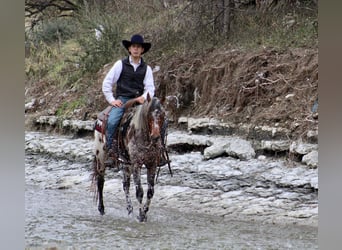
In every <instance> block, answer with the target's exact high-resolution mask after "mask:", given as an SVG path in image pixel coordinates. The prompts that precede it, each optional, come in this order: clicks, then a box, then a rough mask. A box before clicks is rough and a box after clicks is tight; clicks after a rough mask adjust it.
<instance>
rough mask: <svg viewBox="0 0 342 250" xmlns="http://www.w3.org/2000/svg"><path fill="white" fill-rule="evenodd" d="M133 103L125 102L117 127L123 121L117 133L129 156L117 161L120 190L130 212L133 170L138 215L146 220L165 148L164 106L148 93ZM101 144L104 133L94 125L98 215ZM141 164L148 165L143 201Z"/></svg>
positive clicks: (100, 193) (102, 171)
mask: <svg viewBox="0 0 342 250" xmlns="http://www.w3.org/2000/svg"><path fill="white" fill-rule="evenodd" d="M132 104H134V100H132V101H129V102H127V103H126V104H125V114H124V116H123V118H122V121H121V124H120V128H121V129H119V131H122V126H123V124H124V128H125V129H124V131H125V132H120V133H122V134H119V142H120V141H121V145H122V150H123V151H124V152H125V153H126V154H125V155H126V157H127V158H128V159H126V161H124V162H120V163H119V165H120V167H122V171H123V190H124V192H125V196H126V202H127V210H128V214H131V213H132V212H133V205H132V201H131V198H130V193H129V189H130V183H131V175H132V174H133V181H134V186H135V191H136V198H137V200H138V201H139V206H140V207H139V216H138V219H139V221H140V222H143V221H146V218H147V216H146V213H147V211H148V210H149V206H150V203H151V200H152V197H153V194H154V184H155V179H156V170H157V167H158V165H159V162H160V156H161V152H162V151H163V150H165V147H164V146H165V145H163V141H162V135H161V133H162V126H163V124H164V120H165V119H166V117H165V110H164V108H163V106H162V104H161V102H160V101H159V99H158V98H157V97H153V98H150V97H149V95H148V97H147V100H146V101H145V103H144V104H141V105H136V106H134V105H132ZM120 138H121V139H120ZM119 144H120V143H119ZM104 145H105V135H104V134H103V133H101V132H99V131H98V130H96V129H95V152H94V153H95V157H94V168H93V169H94V171H93V178H92V180H93V184H94V185H93V186H95V188H96V191H97V192H96V194H97V195H96V198H97V199H98V210H99V212H100V214H101V215H103V214H104V204H103V186H104V174H105V165H104ZM143 166H145V167H146V169H147V185H148V190H147V199H146V202H145V204H144V205H143V196H144V190H143V187H142V183H141V170H142V167H143ZM169 169H170V166H169ZM170 170H171V169H170ZM171 174H172V173H171ZM95 183H96V184H95Z"/></svg>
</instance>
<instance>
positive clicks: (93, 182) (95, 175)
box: [90, 155, 99, 202]
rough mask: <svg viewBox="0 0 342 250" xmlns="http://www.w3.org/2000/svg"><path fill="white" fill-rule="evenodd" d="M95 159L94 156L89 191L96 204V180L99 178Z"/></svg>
mask: <svg viewBox="0 0 342 250" xmlns="http://www.w3.org/2000/svg"><path fill="white" fill-rule="evenodd" d="M97 164H98V162H97V158H96V156H95V155H94V158H93V163H92V165H93V166H92V167H93V172H92V174H91V186H90V190H91V192H92V193H93V199H94V201H95V202H97V200H98V192H99V190H98V188H97V178H98V176H99V172H98V169H97Z"/></svg>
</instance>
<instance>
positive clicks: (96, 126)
mask: <svg viewBox="0 0 342 250" xmlns="http://www.w3.org/2000/svg"><path fill="white" fill-rule="evenodd" d="M102 125H103V122H102V121H100V120H99V119H97V120H96V121H95V124H94V129H95V130H97V131H99V132H100V133H102V131H103V130H102Z"/></svg>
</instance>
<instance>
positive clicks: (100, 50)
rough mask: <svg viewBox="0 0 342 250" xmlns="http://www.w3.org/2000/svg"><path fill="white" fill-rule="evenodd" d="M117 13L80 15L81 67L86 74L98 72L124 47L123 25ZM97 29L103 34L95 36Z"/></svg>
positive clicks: (78, 39)
mask: <svg viewBox="0 0 342 250" xmlns="http://www.w3.org/2000/svg"><path fill="white" fill-rule="evenodd" d="M119 20H120V19H119V18H118V17H117V16H116V15H115V16H113V15H106V14H98V13H96V12H94V13H91V14H89V13H87V15H83V16H81V17H80V19H79V21H80V29H81V30H80V32H79V36H78V38H77V41H78V43H79V45H80V47H81V55H80V67H81V69H82V71H83V73H85V74H88V73H90V74H92V73H95V72H97V71H98V70H99V69H100V68H101V67H103V65H105V64H107V63H110V62H111V61H113V60H114V58H115V57H117V56H118V55H119V54H120V52H121V49H122V46H121V40H122V27H123V25H122V24H121V23H120V21H119ZM95 29H97V30H98V32H100V34H101V36H100V37H99V38H97V37H96V36H95Z"/></svg>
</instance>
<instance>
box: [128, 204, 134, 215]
mask: <svg viewBox="0 0 342 250" xmlns="http://www.w3.org/2000/svg"><path fill="white" fill-rule="evenodd" d="M127 211H128V215H130V214H131V213H133V207H131V206H128V207H127Z"/></svg>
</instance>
